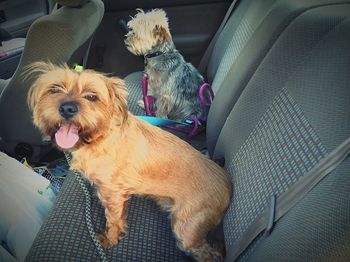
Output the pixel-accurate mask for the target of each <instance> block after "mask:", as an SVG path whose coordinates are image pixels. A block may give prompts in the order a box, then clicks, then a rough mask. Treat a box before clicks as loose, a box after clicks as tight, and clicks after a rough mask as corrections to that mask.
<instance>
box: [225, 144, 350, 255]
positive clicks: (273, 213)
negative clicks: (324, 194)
mask: <svg viewBox="0 0 350 262" xmlns="http://www.w3.org/2000/svg"><path fill="white" fill-rule="evenodd" d="M349 154H350V137H349V138H348V139H346V140H345V141H344V142H343V143H342V144H340V145H339V146H338V147H336V148H335V149H334V150H333V151H332V152H331V153H330V154H329V155H327V156H326V157H325V158H323V159H321V160H320V162H319V163H318V164H317V165H316V166H315V167H314V168H312V169H311V170H310V172H309V173H308V174H307V175H306V176H303V177H302V178H300V179H299V180H298V181H297V182H296V183H295V184H294V185H292V186H291V187H290V188H289V189H288V190H287V191H285V192H283V193H282V194H280V195H279V196H278V197H276V196H272V198H271V205H270V208H268V209H266V210H265V211H264V212H263V213H262V214H261V216H259V217H258V218H257V219H256V220H255V222H254V223H253V224H252V225H251V226H250V227H249V229H248V230H247V231H246V232H245V234H244V235H243V237H242V238H241V239H240V240H239V241H237V242H236V243H234V246H233V247H232V248H228V249H227V255H226V258H225V261H227V262H232V261H235V260H236V259H237V258H238V257H239V256H240V255H241V254H242V253H243V251H244V250H245V249H246V248H247V247H248V246H249V245H250V244H251V243H252V242H253V240H254V239H255V238H256V237H257V236H258V235H259V234H260V233H261V232H263V231H265V233H266V234H269V233H270V231H271V229H272V227H273V224H274V223H276V222H277V221H278V220H279V219H280V218H281V217H282V216H283V215H285V214H286V213H287V212H288V211H289V210H290V209H291V208H292V207H293V206H295V205H296V204H297V203H298V202H299V201H300V200H301V199H303V197H304V196H305V195H306V194H307V193H308V192H309V191H310V190H311V189H312V188H314V187H315V186H316V185H317V184H318V183H319V182H320V181H321V180H322V179H323V178H325V177H326V176H327V175H328V174H330V173H331V172H332V171H333V170H334V169H335V168H336V167H337V166H339V165H340V164H341V163H342V162H343V161H344V160H345V159H346V158H347V157H348V156H349Z"/></svg>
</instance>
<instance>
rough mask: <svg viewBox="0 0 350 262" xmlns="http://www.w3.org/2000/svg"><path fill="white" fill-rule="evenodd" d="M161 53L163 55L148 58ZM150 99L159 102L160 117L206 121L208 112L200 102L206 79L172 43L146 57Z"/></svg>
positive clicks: (157, 112)
mask: <svg viewBox="0 0 350 262" xmlns="http://www.w3.org/2000/svg"><path fill="white" fill-rule="evenodd" d="M157 52H160V54H159V55H157V56H154V57H148V56H149V55H150V54H155V53H157ZM145 73H146V74H147V75H148V90H149V95H153V96H154V97H155V99H156V108H157V111H156V115H157V116H159V117H166V118H169V119H172V120H175V121H183V120H184V119H187V118H189V117H191V116H196V117H197V118H198V119H205V117H206V115H207V113H208V110H207V108H206V107H204V106H203V105H202V104H201V103H200V100H199V87H200V86H201V85H202V84H203V83H204V79H203V77H202V76H201V74H200V73H199V72H198V70H197V69H196V68H195V67H194V66H193V65H192V64H191V63H187V62H186V61H185V60H184V58H183V56H182V55H181V54H180V53H179V51H178V50H176V48H175V45H174V44H173V42H172V41H170V42H164V43H163V44H162V45H161V46H156V47H154V48H153V49H152V50H150V52H149V53H148V54H146V55H145Z"/></svg>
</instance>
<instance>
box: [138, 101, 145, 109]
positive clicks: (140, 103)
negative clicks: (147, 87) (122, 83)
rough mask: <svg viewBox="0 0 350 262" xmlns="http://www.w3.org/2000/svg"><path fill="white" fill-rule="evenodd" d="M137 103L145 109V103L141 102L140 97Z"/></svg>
mask: <svg viewBox="0 0 350 262" xmlns="http://www.w3.org/2000/svg"><path fill="white" fill-rule="evenodd" d="M137 105H138V106H139V107H141V108H142V109H143V110H144V109H145V103H144V102H143V100H142V99H140V100H138V101H137Z"/></svg>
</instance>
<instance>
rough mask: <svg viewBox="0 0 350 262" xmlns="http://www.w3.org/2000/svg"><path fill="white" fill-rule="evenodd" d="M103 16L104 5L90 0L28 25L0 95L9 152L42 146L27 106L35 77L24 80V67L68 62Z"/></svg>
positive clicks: (2, 134)
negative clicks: (18, 146) (22, 145)
mask: <svg viewBox="0 0 350 262" xmlns="http://www.w3.org/2000/svg"><path fill="white" fill-rule="evenodd" d="M103 13H104V5H103V2H102V1H100V0H91V1H89V2H88V3H86V4H85V5H83V6H82V7H79V8H71V7H67V6H63V7H61V8H59V9H58V10H55V11H53V12H52V13H51V14H50V15H47V16H43V17H41V18H39V19H37V20H36V21H35V22H34V23H33V24H32V25H31V27H30V29H29V31H28V34H27V39H26V44H25V47H24V50H23V54H22V57H21V60H20V63H19V65H18V67H17V70H16V72H15V74H14V75H13V77H12V78H11V81H10V82H9V83H8V85H7V86H6V87H5V89H4V90H3V92H2V93H1V96H0V122H1V123H2V125H1V129H0V137H1V138H2V140H1V142H2V146H3V147H4V149H5V150H6V151H7V152H8V153H10V154H12V155H14V147H15V145H16V144H17V143H19V142H26V143H28V144H30V145H32V146H34V149H37V148H38V150H39V149H40V146H41V145H44V143H43V142H42V139H41V135H40V133H39V131H38V130H37V129H36V128H35V127H34V125H33V124H32V119H31V113H30V112H29V109H28V106H27V103H26V97H27V91H28V89H29V87H30V85H31V84H32V83H33V80H34V78H29V79H26V80H25V81H24V80H23V76H22V74H23V72H24V69H25V67H26V66H28V65H29V64H30V63H32V62H35V61H41V60H44V61H50V62H52V63H54V64H60V63H65V62H67V61H69V59H70V57H71V55H72V54H73V52H74V51H75V50H76V49H77V48H78V47H80V46H81V45H82V44H83V43H84V42H85V41H87V40H88V38H89V37H90V36H91V35H92V34H93V32H94V31H95V29H96V28H97V26H98V25H99V23H100V21H101V19H102V17H103Z"/></svg>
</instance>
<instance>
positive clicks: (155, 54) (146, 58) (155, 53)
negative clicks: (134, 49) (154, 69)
mask: <svg viewBox="0 0 350 262" xmlns="http://www.w3.org/2000/svg"><path fill="white" fill-rule="evenodd" d="M163 54H164V52H161V51H157V52H154V53H151V54H147V55H145V56H144V58H145V66H146V65H147V64H148V59H149V58H153V57H156V56H160V55H163Z"/></svg>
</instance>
